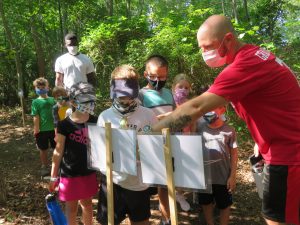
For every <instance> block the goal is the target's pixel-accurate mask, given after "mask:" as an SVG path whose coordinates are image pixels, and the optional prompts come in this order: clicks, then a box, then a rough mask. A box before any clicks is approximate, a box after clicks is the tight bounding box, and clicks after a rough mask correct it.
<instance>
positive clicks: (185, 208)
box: [176, 193, 191, 212]
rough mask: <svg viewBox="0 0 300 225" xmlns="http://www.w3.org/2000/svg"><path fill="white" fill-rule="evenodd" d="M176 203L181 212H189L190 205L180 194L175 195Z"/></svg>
mask: <svg viewBox="0 0 300 225" xmlns="http://www.w3.org/2000/svg"><path fill="white" fill-rule="evenodd" d="M176 201H177V202H178V203H179V205H180V207H181V209H182V210H183V211H186V212H187V211H189V210H190V209H191V206H190V204H189V203H188V202H187V201H186V200H185V197H184V196H183V195H181V194H178V193H176Z"/></svg>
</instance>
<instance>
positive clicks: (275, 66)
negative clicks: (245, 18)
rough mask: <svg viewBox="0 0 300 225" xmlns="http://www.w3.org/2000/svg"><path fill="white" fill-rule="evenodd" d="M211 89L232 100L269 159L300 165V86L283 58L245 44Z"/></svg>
mask: <svg viewBox="0 0 300 225" xmlns="http://www.w3.org/2000/svg"><path fill="white" fill-rule="evenodd" d="M208 91H209V92H211V93H214V94H216V95H219V96H222V97H224V98H225V99H227V100H228V101H230V102H231V103H232V105H233V106H234V108H235V111H236V112H237V114H238V115H239V116H240V117H241V118H242V119H243V120H245V122H246V123H247V126H248V129H249V130H250V132H251V134H252V137H253V139H254V140H255V142H256V143H257V144H258V146H259V149H260V152H261V153H262V155H263V157H264V159H265V160H266V162H267V163H269V164H274V165H300V87H299V84H298V82H297V80H296V77H295V75H294V74H293V73H292V71H291V70H290V69H289V68H288V67H287V66H286V65H285V64H284V63H283V62H282V61H281V60H280V59H278V58H276V56H274V55H273V54H272V53H270V52H268V51H266V50H264V49H261V48H259V47H257V46H253V45H244V46H243V47H242V48H241V49H240V50H239V51H238V53H237V55H236V57H235V59H234V62H233V63H232V64H230V65H229V66H227V67H226V68H225V69H224V70H223V71H222V72H221V73H220V74H219V76H218V77H217V78H216V79H215V82H214V84H213V85H212V86H211V88H210V89H209V90H208Z"/></svg>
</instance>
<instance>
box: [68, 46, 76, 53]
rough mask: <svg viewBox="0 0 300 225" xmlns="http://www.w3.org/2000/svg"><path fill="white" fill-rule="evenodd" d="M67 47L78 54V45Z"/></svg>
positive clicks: (69, 50) (70, 51)
mask: <svg viewBox="0 0 300 225" xmlns="http://www.w3.org/2000/svg"><path fill="white" fill-rule="evenodd" d="M67 49H68V52H69V53H70V54H71V55H77V53H78V46H67Z"/></svg>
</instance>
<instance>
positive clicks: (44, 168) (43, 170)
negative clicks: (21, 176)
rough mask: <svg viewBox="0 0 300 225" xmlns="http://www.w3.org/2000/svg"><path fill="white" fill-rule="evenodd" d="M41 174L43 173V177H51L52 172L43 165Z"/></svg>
mask: <svg viewBox="0 0 300 225" xmlns="http://www.w3.org/2000/svg"><path fill="white" fill-rule="evenodd" d="M40 172H41V176H42V177H45V176H47V175H50V173H51V172H50V170H49V169H48V168H47V166H45V165H42V167H41V170H40Z"/></svg>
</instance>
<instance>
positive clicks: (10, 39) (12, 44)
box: [0, 0, 25, 126]
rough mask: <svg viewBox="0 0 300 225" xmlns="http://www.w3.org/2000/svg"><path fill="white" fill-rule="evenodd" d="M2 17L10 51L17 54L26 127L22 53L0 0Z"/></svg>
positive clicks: (23, 118) (20, 93)
mask: <svg viewBox="0 0 300 225" xmlns="http://www.w3.org/2000/svg"><path fill="white" fill-rule="evenodd" d="M0 16H1V19H2V23H3V28H4V31H5V35H6V37H7V40H8V42H9V45H10V49H11V50H12V52H15V63H16V69H17V76H18V94H19V97H20V103H21V107H22V120H23V126H25V107H24V89H23V73H22V65H21V60H20V51H19V47H18V46H17V45H16V44H15V42H14V39H13V36H12V33H11V30H10V29H9V25H8V22H7V20H6V17H5V13H4V7H3V1H2V0H0Z"/></svg>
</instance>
